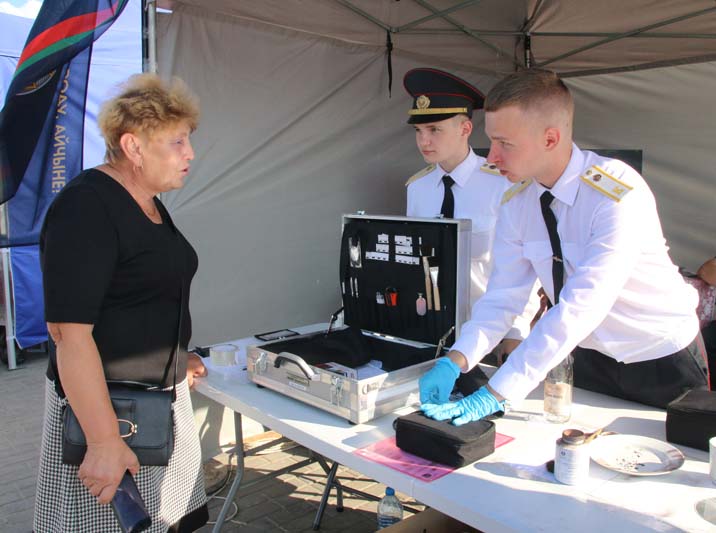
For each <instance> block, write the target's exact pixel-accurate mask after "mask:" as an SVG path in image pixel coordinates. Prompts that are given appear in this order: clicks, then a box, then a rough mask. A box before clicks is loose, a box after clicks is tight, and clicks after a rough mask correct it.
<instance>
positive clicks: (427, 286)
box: [422, 255, 433, 311]
mask: <svg viewBox="0 0 716 533" xmlns="http://www.w3.org/2000/svg"><path fill="white" fill-rule="evenodd" d="M422 259H423V271H424V272H425V299H426V300H427V302H428V311H432V310H433V290H432V283H431V282H430V265H429V263H428V256H427V255H424V256H423V257H422Z"/></svg>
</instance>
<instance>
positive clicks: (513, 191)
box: [500, 179, 532, 205]
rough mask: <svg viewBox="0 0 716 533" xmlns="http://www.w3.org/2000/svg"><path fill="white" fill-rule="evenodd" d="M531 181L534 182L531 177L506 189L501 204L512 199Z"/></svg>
mask: <svg viewBox="0 0 716 533" xmlns="http://www.w3.org/2000/svg"><path fill="white" fill-rule="evenodd" d="M530 183H532V180H531V179H527V180H524V181H521V182H519V183H515V184H514V185H513V186H512V187H510V188H509V189H507V190H506V191H505V194H503V195H502V202H500V205H502V204H506V203H507V202H509V201H510V200H512V198H514V197H515V196H517V195H518V194H519V193H521V192H522V191H524V190H525V189H526V188H527V186H528V185H529V184H530Z"/></svg>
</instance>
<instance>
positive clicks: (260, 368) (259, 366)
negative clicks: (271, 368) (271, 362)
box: [254, 352, 268, 374]
mask: <svg viewBox="0 0 716 533" xmlns="http://www.w3.org/2000/svg"><path fill="white" fill-rule="evenodd" d="M267 368H268V354H267V353H266V352H261V353H260V354H259V356H258V357H257V358H256V363H255V364H254V372H256V373H257V374H265V373H266V369H267Z"/></svg>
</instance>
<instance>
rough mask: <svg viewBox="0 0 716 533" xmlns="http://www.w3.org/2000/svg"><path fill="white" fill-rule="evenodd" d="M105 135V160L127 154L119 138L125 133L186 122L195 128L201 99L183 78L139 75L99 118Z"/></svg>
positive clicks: (128, 82) (113, 161)
mask: <svg viewBox="0 0 716 533" xmlns="http://www.w3.org/2000/svg"><path fill="white" fill-rule="evenodd" d="M97 122H98V124H99V129H100V131H101V132H102V137H104V143H105V147H106V154H105V159H106V160H107V161H108V162H110V163H115V162H116V161H117V160H118V159H121V158H122V157H123V155H122V148H121V147H120V145H119V140H120V138H121V137H122V135H124V134H125V133H134V134H135V135H139V134H149V135H151V134H152V133H153V132H155V131H157V130H161V129H164V128H166V127H168V126H173V125H175V124H177V123H179V122H185V123H187V124H188V125H189V128H191V130H192V131H194V130H195V129H196V127H197V125H198V123H199V102H198V99H197V98H196V96H194V94H192V92H191V91H190V90H189V88H188V87H187V85H186V84H185V83H184V82H183V81H182V80H180V79H179V78H173V79H172V80H171V82H167V81H164V80H162V79H161V78H160V77H159V76H157V75H156V74H135V75H134V76H132V77H130V78H129V79H128V80H127V81H126V82H125V83H124V84H123V85H122V87H121V91H120V93H119V94H118V95H117V96H115V97H114V98H112V99H110V100H108V101H106V102H105V103H104V104H103V105H102V108H101V110H100V112H99V117H98V120H97Z"/></svg>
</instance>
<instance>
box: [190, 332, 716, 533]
mask: <svg viewBox="0 0 716 533" xmlns="http://www.w3.org/2000/svg"><path fill="white" fill-rule="evenodd" d="M296 329H297V330H298V331H301V332H306V331H311V330H315V329H316V327H315V326H307V327H305V328H296ZM231 342H232V344H236V345H238V346H239V347H240V348H241V349H242V350H244V352H243V357H244V358H245V347H246V346H248V345H250V344H255V343H257V341H256V339H254V338H253V337H250V338H247V339H241V340H237V341H231ZM207 366H208V367H209V375H208V376H207V377H206V378H202V379H199V380H197V386H196V390H197V391H198V392H200V393H201V394H204V395H205V396H207V397H209V398H212V399H213V400H215V401H217V402H219V403H221V404H223V405H225V406H227V407H228V408H230V409H232V410H234V411H237V412H240V413H241V414H243V415H246V416H248V417H250V418H252V419H254V420H256V421H258V422H259V423H261V424H263V425H265V426H267V427H269V428H271V429H273V430H275V431H277V432H279V433H281V434H282V435H284V436H286V437H288V438H290V439H292V440H294V441H296V442H298V443H299V444H302V445H304V446H306V447H307V448H310V449H312V450H314V451H316V452H317V453H319V454H321V455H323V456H325V457H327V458H330V459H332V460H334V461H338V462H339V463H340V464H342V465H345V466H347V467H349V468H352V469H354V470H356V471H359V472H361V473H363V474H365V475H367V476H369V477H371V478H373V479H376V480H377V481H380V482H381V483H384V484H386V485H389V486H391V487H394V488H395V489H396V490H398V491H400V492H403V493H405V494H408V495H410V496H412V497H414V498H415V499H417V500H418V501H420V502H422V503H424V504H426V505H429V506H430V507H434V508H436V509H438V510H439V511H441V512H443V513H445V514H448V515H450V516H453V517H455V518H457V519H459V520H461V521H463V522H465V523H468V524H470V525H472V526H474V527H477V528H479V529H481V530H483V531H488V532H491V531H542V530H544V531H599V532H600V533H601V532H604V531H630V532H631V531H654V530H657V531H716V526H713V525H711V524H710V523H709V522H707V521H705V520H703V519H702V518H701V517H700V516H699V515H698V514H697V513H696V511H695V505H696V503H697V502H698V501H700V500H704V499H706V498H712V497H716V486H715V485H714V484H712V482H711V480H710V478H709V475H708V469H709V465H708V453H706V452H703V451H700V450H695V449H693V448H688V447H685V446H677V447H678V448H679V449H680V450H681V451H682V452H683V453H684V455H685V456H686V461H685V463H684V465H683V466H682V467H681V468H680V469H678V470H676V471H674V472H670V473H668V474H665V475H659V476H648V477H647V476H628V475H625V474H619V473H617V472H614V471H611V470H608V469H606V468H603V467H601V466H599V465H597V464H596V463H594V462H592V463H591V465H590V479H589V481H588V482H586V483H585V484H584V485H582V486H579V487H574V486H568V485H563V484H561V483H558V482H557V481H555V480H554V477H553V476H552V474H550V473H548V472H547V471H546V470H545V468H544V463H545V462H547V461H548V460H550V459H554V451H555V441H556V439H557V438H559V436H560V435H561V432H562V430H563V429H565V428H567V427H574V428H580V429H586V430H593V429H597V428H599V427H604V426H606V427H607V429H608V430H610V431H615V432H618V433H622V434H634V435H641V436H647V437H653V438H657V439H660V440H665V430H664V419H665V417H666V413H665V412H664V411H662V410H659V409H654V408H651V407H646V406H643V405H639V404H636V403H631V402H626V401H623V400H618V399H615V398H610V397H607V396H603V395H600V394H594V393H590V392H587V391H582V390H579V389H575V391H574V396H575V397H574V405H573V410H572V418H571V420H570V421H569V422H568V423H567V424H565V425H560V424H550V423H547V422H544V421H543V420H542V418H541V413H542V391H541V390H536V391H535V392H533V393H532V394H531V395H530V397H529V398H528V399H527V400H525V401H524V402H523V403H522V405H521V406H519V408H518V409H515V410H513V411H510V412H509V413H508V414H507V415H506V416H505V417H504V418H502V419H500V420H497V422H496V423H497V431H498V432H500V433H503V434H505V435H509V436H511V437H514V440H513V441H512V442H510V443H508V444H506V445H504V446H502V447H500V448H498V449H497V450H496V451H495V453H493V454H492V455H490V456H489V457H486V458H484V459H482V460H480V461H478V462H476V463H474V464H472V465H468V466H465V467H463V468H461V469H459V470H455V471H454V472H452V473H451V474H449V475H447V476H445V477H443V478H441V479H438V480H435V481H433V482H431V483H425V482H423V481H420V480H418V479H415V478H413V477H410V476H408V475H406V474H402V473H400V472H397V471H395V470H393V469H391V468H388V467H387V466H383V465H380V464H378V463H375V462H373V461H370V460H368V459H365V458H363V457H360V456H358V455H356V454H354V453H353V452H354V451H355V450H356V449H358V448H362V447H364V446H367V445H369V444H372V443H374V442H377V441H380V440H382V439H384V438H386V437H389V436H392V435H393V434H394V431H393V429H392V422H393V420H394V418H395V415H387V416H384V417H381V418H378V419H375V420H372V421H370V422H367V423H365V424H360V425H352V424H350V423H349V422H348V421H347V420H345V419H343V418H340V417H338V416H335V415H332V414H329V413H327V412H324V411H322V410H320V409H317V408H315V407H311V406H309V405H307V404H304V403H302V402H300V401H298V400H294V399H292V398H289V397H287V396H284V395H282V394H280V393H277V392H274V391H271V390H269V389H260V388H258V387H257V386H256V385H254V384H249V383H246V382H245V380H244V379H242V376H241V368H240V366H232V367H213V365H211V362H210V361H207ZM412 410H413V408H411V407H406V408H403V409H401V410H399V411H396V413H395V414H396V415H398V414H405V413H408V412H410V411H412Z"/></svg>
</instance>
